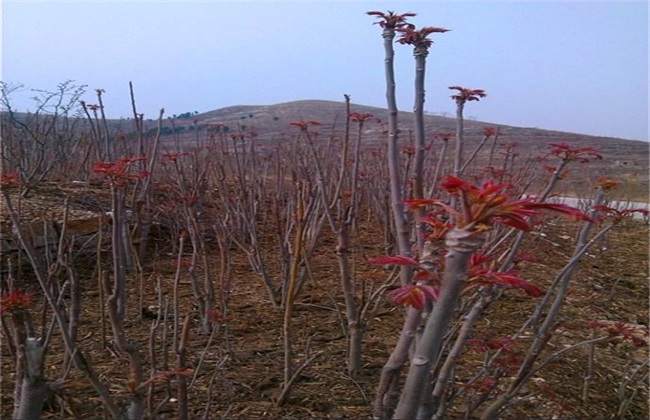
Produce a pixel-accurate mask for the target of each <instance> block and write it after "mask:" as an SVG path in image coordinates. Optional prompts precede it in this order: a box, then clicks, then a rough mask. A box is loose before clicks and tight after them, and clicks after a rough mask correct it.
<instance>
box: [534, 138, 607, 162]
mask: <svg viewBox="0 0 650 420" xmlns="http://www.w3.org/2000/svg"><path fill="white" fill-rule="evenodd" d="M550 146H552V148H551V151H550V152H549V153H548V154H546V156H554V157H556V158H558V159H560V160H562V161H565V162H570V161H574V160H577V161H578V162H580V163H588V162H591V161H592V160H601V159H602V158H603V157H602V155H601V154H600V151H599V150H598V149H596V148H595V147H571V146H569V145H568V144H567V143H551V144H550ZM546 156H545V157H546Z"/></svg>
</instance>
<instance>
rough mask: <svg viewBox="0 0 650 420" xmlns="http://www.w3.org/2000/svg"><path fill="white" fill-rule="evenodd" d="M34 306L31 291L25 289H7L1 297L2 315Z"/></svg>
mask: <svg viewBox="0 0 650 420" xmlns="http://www.w3.org/2000/svg"><path fill="white" fill-rule="evenodd" d="M30 306H32V295H31V293H27V292H25V290H24V289H15V290H14V291H12V292H8V291H5V292H3V293H2V297H0V315H4V314H8V313H12V312H15V311H20V310H24V309H27V308H29V307H30Z"/></svg>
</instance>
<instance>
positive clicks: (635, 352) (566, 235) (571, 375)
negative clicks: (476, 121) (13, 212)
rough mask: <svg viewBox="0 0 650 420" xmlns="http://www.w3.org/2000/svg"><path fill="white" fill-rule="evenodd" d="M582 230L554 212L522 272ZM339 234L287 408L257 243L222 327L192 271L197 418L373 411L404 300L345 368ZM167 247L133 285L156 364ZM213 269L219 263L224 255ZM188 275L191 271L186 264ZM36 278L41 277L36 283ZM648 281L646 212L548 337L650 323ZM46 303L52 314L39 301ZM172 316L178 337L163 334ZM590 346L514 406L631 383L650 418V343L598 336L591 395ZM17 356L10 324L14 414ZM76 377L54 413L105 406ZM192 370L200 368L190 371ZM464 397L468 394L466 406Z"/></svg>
mask: <svg viewBox="0 0 650 420" xmlns="http://www.w3.org/2000/svg"><path fill="white" fill-rule="evenodd" d="M3 217H5V215H4V214H3ZM376 233H377V232H375V231H373V229H371V228H365V229H362V230H361V231H360V234H359V236H358V237H357V238H356V244H357V245H359V244H363V245H364V251H365V253H366V255H365V256H364V255H361V254H357V255H356V258H355V260H356V261H357V265H356V266H355V269H356V273H357V274H356V280H357V282H358V284H361V282H362V281H365V284H366V285H368V284H370V282H373V281H374V282H377V284H379V283H380V282H381V281H383V280H384V279H385V278H386V277H387V276H388V274H389V272H388V271H387V270H384V269H383V268H381V267H375V266H369V265H366V264H363V262H362V261H363V259H364V257H366V256H367V257H374V256H381V255H382V254H383V249H382V246H381V244H380V243H378V241H377V239H376V238H377V234H376ZM574 236H575V226H574V225H570V224H567V223H565V222H563V221H560V220H555V219H554V220H552V221H550V224H549V225H548V226H547V227H546V228H545V229H544V230H543V234H542V233H541V231H540V232H537V233H536V234H533V235H531V236H530V237H529V239H528V240H527V241H528V242H527V249H528V250H529V252H530V253H531V254H532V258H531V260H530V261H527V262H522V263H520V264H519V266H518V269H520V270H521V272H522V275H523V277H524V278H527V279H530V280H531V281H533V282H535V284H537V285H538V286H540V287H544V286H547V285H548V284H550V281H551V280H552V276H553V275H554V274H555V273H557V271H558V270H559V269H560V268H561V267H562V266H563V263H564V262H565V261H566V260H567V259H568V257H569V254H570V252H571V249H570V247H569V245H570V244H571V241H572V239H573V237H574ZM333 247H334V244H333V243H332V242H329V241H324V242H323V243H322V244H321V246H320V247H319V249H318V251H317V252H316V253H315V255H314V258H313V261H311V264H310V272H311V276H310V277H309V279H308V281H307V283H306V284H305V286H304V288H303V290H302V291H301V293H300V295H299V297H298V299H297V303H296V308H295V313H294V316H293V318H292V325H293V334H294V341H293V343H294V344H293V348H294V352H295V364H296V366H298V365H300V364H301V363H302V362H303V361H304V360H305V359H306V358H308V357H309V356H311V355H317V356H316V357H315V359H314V360H313V362H312V363H310V364H309V365H308V366H307V368H306V369H305V370H304V371H303V372H302V374H301V375H300V377H299V378H298V380H297V382H296V383H295V386H294V389H293V392H292V395H291V398H290V400H289V403H288V404H287V405H285V406H283V407H277V406H276V405H275V403H274V400H275V398H276V397H277V396H278V393H279V390H280V386H281V382H282V372H283V366H284V360H283V337H282V319H283V311H282V310H280V309H275V308H273V307H272V305H271V304H270V303H269V301H268V298H267V294H266V291H265V288H264V286H263V284H262V281H261V280H260V278H259V277H258V276H257V275H255V274H254V273H252V271H251V269H250V266H249V264H248V261H247V259H246V258H245V256H244V255H242V254H241V252H238V251H234V253H235V257H236V258H235V260H234V262H233V266H232V293H231V295H230V299H229V301H228V305H227V313H226V314H225V315H226V316H227V317H228V320H227V321H225V322H223V323H222V324H221V325H220V327H219V328H218V329H217V330H216V332H215V334H214V335H213V336H212V337H211V336H210V335H209V334H201V333H200V332H199V330H198V318H197V317H196V310H195V308H194V307H193V303H192V299H191V290H190V286H189V281H185V280H183V281H182V282H181V286H180V293H181V298H182V305H183V306H182V308H181V313H183V314H192V316H193V318H191V328H190V335H189V345H188V350H187V353H188V366H189V367H190V368H191V369H196V367H197V365H198V363H199V360H200V359H201V357H202V355H203V364H202V368H201V370H200V373H199V375H198V377H197V379H196V381H195V382H194V384H193V385H192V387H191V388H190V391H189V398H190V417H191V418H209V419H219V418H228V419H230V418H233V419H257V418H269V419H298V418H318V419H324V418H331V419H346V418H347V419H358V418H370V405H371V402H372V399H373V396H374V392H375V387H376V385H377V381H378V378H379V375H380V372H381V368H382V366H383V365H384V363H385V362H386V360H387V358H388V355H389V354H390V351H391V349H392V346H393V344H394V342H395V341H396V339H397V336H398V333H399V329H400V326H401V321H402V319H403V311H402V310H401V309H400V308H396V307H395V306H394V305H393V304H392V303H391V302H389V301H388V300H387V299H385V298H382V301H381V303H380V306H379V307H378V310H377V312H376V313H375V315H374V317H373V318H372V320H371V321H372V322H371V325H370V326H369V329H368V331H367V333H366V335H365V339H364V348H363V369H362V371H361V373H360V375H359V376H358V377H356V378H351V377H350V376H349V375H348V374H347V372H346V362H345V360H346V339H345V331H344V329H343V328H342V323H343V318H342V316H343V315H342V314H341V310H342V309H343V300H342V296H341V293H340V292H339V290H340V286H339V277H338V266H337V264H336V256H335V255H334V252H333V250H334V248H333ZM266 251H267V252H268V255H269V256H272V255H273V248H272V246H269V248H268V249H267V250H266ZM209 252H210V264H214V267H218V266H219V257H218V249H217V248H216V246H215V247H214V248H213V249H210V251H209ZM154 255H155V258H154V259H153V260H152V261H151V262H150V263H147V264H146V265H145V267H144V271H143V276H142V277H138V276H136V275H135V274H134V275H132V276H131V278H130V280H129V281H130V283H129V296H131V297H132V303H133V304H132V305H131V307H130V308H129V314H128V321H127V333H128V336H129V339H130V340H133V341H134V342H137V343H138V345H139V346H140V350H141V352H142V353H143V356H144V358H145V360H146V361H147V362H146V366H147V369H149V368H150V366H151V361H152V359H151V355H150V354H149V352H150V347H149V346H150V338H151V337H152V333H151V330H152V323H153V322H154V321H153V320H151V319H149V318H146V317H144V318H143V317H142V316H141V313H140V308H138V302H137V299H136V297H137V296H138V295H139V292H140V290H141V287H143V290H145V296H144V300H145V302H144V306H146V307H150V310H151V311H154V312H158V311H161V310H162V309H161V308H160V307H159V305H158V301H157V294H156V288H157V286H158V285H160V286H161V288H162V293H163V295H164V296H165V298H169V296H171V293H172V287H173V279H174V269H175V268H174V264H175V260H174V256H173V255H171V254H170V253H169V249H168V248H166V247H165V245H164V241H163V242H161V243H160V244H159V248H158V250H157V251H156V252H155V254H154ZM90 261H92V260H90ZM88 264H92V262H88ZM214 270H215V272H216V270H217V268H215V269H214ZM79 272H80V274H81V275H82V276H83V277H82V283H83V292H82V296H83V301H82V302H83V307H82V316H81V320H82V324H81V330H80V334H79V337H81V339H80V346H81V348H82V349H83V351H84V352H85V353H86V354H87V355H88V358H89V359H90V360H91V362H92V364H93V366H94V367H95V368H96V369H97V371H98V372H99V373H100V377H101V378H102V379H104V380H105V381H107V383H108V384H109V385H110V389H111V392H112V393H113V394H114V395H115V396H117V397H118V402H120V403H125V400H126V396H127V391H126V383H125V381H126V379H125V378H127V376H128V374H127V366H128V362H127V358H126V356H125V355H123V354H119V352H117V351H116V350H115V349H114V345H113V344H112V342H111V334H110V328H109V326H108V325H107V324H104V325H105V326H106V328H107V333H106V341H107V345H106V347H103V346H102V337H101V335H102V333H101V325H102V321H101V318H100V312H99V310H98V307H99V302H100V301H99V293H98V288H97V280H96V275H95V274H94V273H93V272H92V270H91V269H87V270H84V269H83V267H81V268H80V269H79ZM3 275H4V274H3ZM183 275H184V276H187V273H183ZM141 282H142V283H141ZM32 289H33V290H36V289H35V288H34V287H32ZM648 293H649V291H648V226H647V225H646V224H644V223H643V222H639V221H630V222H625V223H622V224H621V225H620V226H618V227H617V228H615V229H614V230H613V231H611V232H610V233H609V234H608V235H607V237H606V238H605V239H604V240H603V241H601V242H599V243H598V244H596V247H595V248H594V249H593V250H592V252H590V253H589V254H588V255H587V256H585V257H584V258H583V261H582V263H581V266H580V268H579V269H578V270H577V272H576V273H575V274H574V276H573V280H572V286H571V292H570V295H569V297H568V300H567V303H566V306H565V307H564V309H563V320H562V322H561V325H560V327H559V329H558V331H557V334H556V335H555V336H554V338H553V339H552V340H551V342H550V343H549V348H548V351H557V350H559V349H562V348H564V347H565V346H568V345H571V344H574V343H577V342H579V341H582V340H586V339H589V338H590V337H591V336H592V329H589V328H588V325H589V323H590V322H591V321H594V320H608V321H620V322H625V323H630V324H638V325H642V326H646V327H647V325H648ZM533 304H534V301H533V300H532V299H530V298H528V297H527V296H526V295H525V294H524V293H521V292H518V291H514V290H511V291H507V292H506V293H505V295H504V297H503V298H502V299H501V300H499V301H498V302H496V303H495V304H494V305H493V306H492V307H491V308H490V309H489V311H488V314H487V317H486V318H485V319H484V320H483V321H482V323H483V325H484V326H486V325H489V328H490V331H491V332H492V333H493V334H495V335H503V336H507V335H511V334H513V333H514V332H515V331H516V330H517V328H518V327H519V326H520V324H521V320H522V317H523V316H525V314H527V313H529V312H530V310H531V308H532V305H533ZM33 316H34V318H35V319H37V320H38V319H40V314H39V312H38V311H36V310H34V313H33ZM165 328H167V333H166V335H167V338H164V336H165V333H164V332H165ZM597 334H601V333H597ZM601 335H602V334H601ZM170 337H171V332H170V326H169V324H167V325H165V324H164V323H162V324H161V325H160V326H159V327H158V328H157V329H156V330H155V332H154V334H153V338H154V340H153V347H154V348H155V349H156V350H155V355H156V358H157V363H158V367H159V369H158V370H159V371H160V370H164V367H165V364H167V368H168V369H172V368H174V367H175V358H176V355H175V354H173V352H172V351H171V350H170V349H168V350H167V351H166V352H163V351H161V349H162V348H163V347H162V346H163V341H164V340H170ZM525 341H526V337H523V338H522V342H525ZM167 344H168V345H169V342H167ZM208 344H209V346H208ZM588 351H589V346H583V347H580V348H578V349H576V350H573V351H570V352H567V353H566V354H565V355H564V357H562V358H561V359H559V360H558V361H557V362H556V363H553V364H552V365H551V366H549V368H548V369H545V370H543V371H542V372H541V373H540V374H539V375H538V376H537V377H535V378H534V379H533V380H532V381H531V383H530V385H529V386H527V388H526V389H525V390H524V392H523V393H522V395H521V397H520V398H519V399H518V400H517V403H516V404H515V405H514V406H513V407H512V408H511V409H510V410H508V411H507V412H506V413H505V414H504V415H503V417H502V418H512V419H522V418H581V419H583V418H584V419H607V418H616V413H617V410H618V409H619V406H620V404H621V400H620V397H621V396H623V397H625V398H627V397H629V396H631V395H633V398H632V399H631V402H630V403H629V407H628V414H627V415H626V416H625V417H624V418H630V419H640V418H648V415H649V412H648V377H647V370H648V367H647V365H646V366H645V368H644V369H643V372H642V373H643V374H645V375H646V376H645V377H643V375H641V376H642V378H641V379H639V377H637V376H634V377H633V380H631V381H630V382H629V383H628V384H627V385H626V384H623V385H622V381H624V380H625V378H629V377H630V375H631V374H632V372H634V371H635V369H638V368H639V366H642V363H644V362H645V361H647V359H648V348H647V346H645V347H634V346H632V345H630V344H628V343H626V342H624V341H621V340H618V341H616V340H615V341H612V342H609V343H606V344H598V345H596V346H595V349H594V351H595V363H594V366H593V370H594V375H593V379H592V382H591V384H590V388H589V392H588V398H587V400H586V401H583V400H582V398H581V393H582V385H583V378H584V377H585V375H586V374H587V372H588V365H587V361H588V358H587V355H588ZM47 360H48V370H47V371H46V375H47V376H48V377H49V378H50V379H56V378H57V377H58V376H59V375H60V374H61V371H62V369H61V367H62V363H63V350H62V346H61V344H60V341H59V340H57V339H56V337H55V339H54V341H53V344H52V347H51V350H50V352H49V354H48V356H47ZM482 360H483V356H482V354H478V353H472V352H468V353H467V354H466V357H465V359H464V362H463V364H462V365H461V368H460V369H459V372H457V375H458V378H457V380H458V381H460V382H462V381H465V380H467V379H468V377H469V376H468V375H470V373H471V371H472V370H473V369H474V368H475V367H476V366H479V365H480V364H481V362H482ZM13 364H14V362H13V360H12V358H11V357H10V355H9V353H8V351H7V347H6V342H5V338H4V336H3V346H2V383H1V388H0V389H1V391H2V396H1V401H2V409H1V412H0V414H1V415H0V417H2V418H8V417H9V416H10V413H11V409H12V405H13V398H12V392H13V385H14V383H13V376H12V375H13ZM146 375H149V372H147V373H146ZM637 375H638V374H637ZM70 378H71V380H70V381H69V382H68V384H67V387H66V388H65V389H64V390H62V391H61V392H59V393H57V394H56V395H53V396H52V398H51V399H50V401H49V403H48V405H47V407H46V408H45V413H44V416H43V417H44V418H56V419H63V418H65V419H68V418H71V419H72V418H77V419H89V418H103V417H105V416H106V413H104V411H103V408H102V405H101V403H100V401H99V398H98V397H97V395H96V394H95V392H94V390H93V389H92V387H91V386H90V384H89V383H88V381H87V380H85V379H84V378H83V377H82V376H81V375H80V374H79V373H78V372H76V371H74V369H73V371H72V372H71V374H70ZM190 380H191V376H190V377H189V378H188V382H189V381H190ZM175 387H176V379H172V380H171V381H170V382H168V385H166V384H164V383H162V384H160V385H159V386H157V387H156V391H155V393H154V395H153V403H154V405H157V404H160V403H161V402H162V401H163V400H164V399H165V397H166V396H167V395H168V394H167V393H168V392H170V394H169V395H171V397H172V398H171V399H169V400H168V402H167V404H165V405H164V407H163V409H162V410H161V411H160V414H159V416H158V418H175V417H176V404H177V401H176V400H175V398H174V395H175ZM209 400H210V403H209V404H210V405H209V407H208V401H209ZM461 408H462V407H457V412H458V413H460V412H461V411H460V410H461ZM206 410H207V411H206ZM206 414H207V415H206Z"/></svg>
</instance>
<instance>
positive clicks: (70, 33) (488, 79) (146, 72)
mask: <svg viewBox="0 0 650 420" xmlns="http://www.w3.org/2000/svg"><path fill="white" fill-rule="evenodd" d="M368 10H380V11H387V10H394V11H396V12H399V13H404V12H416V13H418V16H417V17H415V18H412V19H411V22H412V23H414V24H416V25H417V26H441V27H445V28H449V29H451V32H448V33H444V34H434V35H433V36H432V38H433V39H434V41H435V44H434V45H433V47H432V48H431V50H430V54H429V58H428V62H427V82H426V86H427V102H426V106H425V109H426V110H427V111H429V112H431V113H434V112H436V113H437V112H449V113H452V112H453V109H454V103H453V101H452V100H451V99H450V98H449V95H450V94H451V92H450V91H449V90H448V89H447V88H448V86H451V85H461V86H464V87H470V88H480V89H485V90H486V91H487V93H488V95H489V96H488V97H487V98H485V99H484V100H481V101H480V102H478V103H471V104H470V105H468V107H467V110H466V115H467V116H471V117H476V118H478V119H480V120H484V121H488V122H492V123H501V124H508V125H515V126H524V127H538V128H545V129H552V130H561V131H568V132H576V133H585V134H593V135H602V136H614V137H622V138H628V139H636V140H648V3H647V2H646V1H635V2H621V1H591V2H584V1H581V2H568V1H555V2H530V1H465V2H458V1H423V2H408V1H373V2H361V1H305V0H303V1H293V2H290V1H237V2H235V1H216V0H215V1H182V2H181V1H178V2H172V1H166V2H165V1H158V2H156V1H62V0H60V1H45V2H35V1H25V0H21V1H18V0H5V1H4V2H3V4H2V12H3V16H2V34H3V45H2V76H1V77H2V80H3V81H5V82H8V83H12V84H16V83H22V84H24V85H25V86H26V88H38V89H53V88H54V87H55V86H56V85H57V84H58V83H60V82H63V81H65V80H68V79H72V80H75V81H76V82H77V83H78V84H85V85H88V88H89V93H88V94H87V95H86V97H85V99H86V100H87V101H88V102H90V103H94V102H95V99H94V98H93V95H92V90H93V89H95V88H103V89H105V90H106V93H105V96H104V98H105V105H106V111H107V114H108V115H109V116H111V117H120V116H123V117H128V116H130V115H131V110H130V102H129V96H128V82H129V81H133V83H134V86H135V90H136V99H137V103H138V108H139V111H140V112H144V113H145V118H156V116H157V113H158V110H159V109H160V108H162V107H164V108H165V109H166V115H172V114H180V113H183V112H187V111H200V112H204V111H210V110H213V109H217V108H222V107H226V106H231V105H264V104H274V103H280V102H286V101H291V100H298V99H326V100H337V101H341V100H343V94H349V95H351V96H352V101H353V102H354V103H358V104H363V105H371V106H380V107H385V86H384V72H383V54H384V52H383V46H382V38H381V30H380V28H379V27H378V26H377V25H373V24H372V23H373V22H374V19H373V18H371V17H370V16H367V15H366V14H365V12H366V11H368ZM396 52H397V57H396V71H397V89H398V105H399V107H400V109H402V110H407V111H408V110H411V109H412V104H413V87H412V86H413V74H414V63H413V61H414V60H413V56H412V49H411V47H409V46H402V45H396ZM31 94H32V93H31V92H28V91H23V92H21V93H18V94H16V95H15V98H14V105H15V106H16V107H17V108H18V109H19V110H25V109H27V108H28V107H29V106H30V102H29V101H28V100H27V98H28V97H29V96H30V95H31Z"/></svg>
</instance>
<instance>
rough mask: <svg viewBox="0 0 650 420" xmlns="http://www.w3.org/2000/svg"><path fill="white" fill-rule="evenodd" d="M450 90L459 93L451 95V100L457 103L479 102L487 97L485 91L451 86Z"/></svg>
mask: <svg viewBox="0 0 650 420" xmlns="http://www.w3.org/2000/svg"><path fill="white" fill-rule="evenodd" d="M449 89H452V90H457V91H458V93H457V94H455V95H451V99H454V100H455V101H456V102H463V103H465V102H467V101H478V100H480V99H481V98H485V97H486V96H487V93H485V91H484V90H483V89H469V88H464V87H462V86H449Z"/></svg>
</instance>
